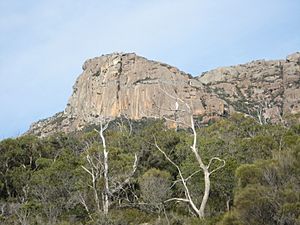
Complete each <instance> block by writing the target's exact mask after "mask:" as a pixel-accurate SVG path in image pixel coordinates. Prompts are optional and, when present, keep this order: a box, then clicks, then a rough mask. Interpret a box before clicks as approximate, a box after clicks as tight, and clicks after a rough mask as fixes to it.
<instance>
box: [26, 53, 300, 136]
mask: <svg viewBox="0 0 300 225" xmlns="http://www.w3.org/2000/svg"><path fill="white" fill-rule="evenodd" d="M82 69H83V72H82V74H81V75H80V76H79V77H78V79H77V80H76V83H75V85H74V86H73V94H72V96H71V97H70V99H69V102H68V104H67V107H66V109H65V110H64V111H63V112H61V113H57V114H56V115H54V116H53V117H51V118H48V119H45V120H41V121H38V122H36V123H34V124H32V126H31V127H30V129H29V131H28V132H27V133H29V134H35V135H38V136H47V135H50V134H52V133H54V132H58V131H63V132H71V131H76V130H80V129H82V128H84V127H85V126H86V125H89V124H94V123H96V122H97V121H98V120H99V117H105V118H116V117H119V116H122V115H123V116H126V117H128V118H130V119H134V120H138V119H141V118H143V117H160V118H162V117H167V118H171V119H174V118H175V114H174V111H175V108H176V99H174V98H172V96H173V97H174V96H176V97H177V98H180V99H182V100H183V101H185V102H186V103H188V104H189V105H190V106H191V108H192V110H193V113H194V115H195V116H202V117H203V119H204V121H208V120H209V119H211V118H215V117H221V116H224V115H228V114H230V113H232V112H235V111H238V112H243V113H246V114H249V115H251V116H253V117H256V118H258V119H259V120H261V122H266V121H270V122H280V121H282V120H283V117H284V115H286V114H289V113H292V114H295V113H299V112H300V89H299V86H300V53H295V54H292V55H290V56H288V57H287V59H286V60H272V61H265V60H258V61H253V62H250V63H246V64H243V65H238V66H231V67H222V68H218V69H215V70H212V71H209V72H206V73H204V74H202V75H201V76H199V77H192V76H191V75H188V74H186V73H184V72H182V71H180V70H179V69H177V68H175V67H173V66H170V65H167V64H164V63H160V62H156V61H152V60H147V59H146V58H144V57H141V56H138V55H136V54H134V53H113V54H108V55H103V56H101V57H96V58H93V59H89V60H87V61H86V62H85V63H84V64H83V67H82ZM177 102H178V103H179V109H181V108H184V106H183V103H181V102H180V101H177ZM176 116H177V117H178V118H177V119H180V120H186V119H187V118H186V113H184V112H181V113H180V111H178V114H176ZM263 120H264V121H263Z"/></svg>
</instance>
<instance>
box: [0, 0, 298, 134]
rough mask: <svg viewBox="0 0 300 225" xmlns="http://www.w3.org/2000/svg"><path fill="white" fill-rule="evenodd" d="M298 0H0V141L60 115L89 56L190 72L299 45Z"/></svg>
mask: <svg viewBox="0 0 300 225" xmlns="http://www.w3.org/2000/svg"><path fill="white" fill-rule="evenodd" d="M299 12H300V1H299V0H243V1H242V0H110V1H107V0H63V1H62V0H39V1H37V0H0V139H3V138H8V137H17V136H19V135H21V134H22V133H24V132H25V131H26V130H28V128H29V126H30V124H31V123H32V122H34V121H37V120H39V119H43V118H46V117H49V116H52V115H53V114H55V113H56V112H60V111H63V110H64V108H65V106H66V103H67V101H68V98H69V96H70V95H71V93H72V86H73V84H74V82H75V80H76V78H77V77H78V76H79V75H80V73H81V72H82V64H83V63H84V61H85V60H86V59H88V58H92V57H96V56H100V55H102V54H107V53H112V52H136V53H137V54H138V55H141V56H144V57H146V58H148V59H153V60H158V61H161V62H165V63H168V64H170V65H173V66H176V67H178V68H179V69H181V70H183V71H185V72H187V73H190V74H192V75H193V76H197V75H199V74H201V73H202V72H205V71H207V70H210V69H214V68H216V67H220V66H229V65H235V64H240V63H245V62H248V61H252V60H255V59H284V58H285V57H286V56H287V55H288V54H290V53H293V52H297V51H300V13H299Z"/></svg>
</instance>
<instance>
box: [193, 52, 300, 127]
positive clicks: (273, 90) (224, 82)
mask: <svg viewBox="0 0 300 225" xmlns="http://www.w3.org/2000/svg"><path fill="white" fill-rule="evenodd" d="M197 79H198V80H199V81H200V82H201V83H203V84H205V85H206V86H207V87H208V88H209V89H210V90H211V91H212V92H214V93H216V94H217V95H218V97H219V98H221V99H223V100H224V101H226V102H227V104H228V105H230V106H232V107H233V108H234V110H235V111H238V112H243V113H246V114H249V115H252V116H254V117H255V118H257V119H259V120H261V122H266V121H269V122H275V123H276V122H283V120H284V117H285V116H286V115H289V114H296V113H300V88H299V87H300V53H299V52H298V53H294V54H291V55H289V56H287V58H286V60H271V61H265V60H257V61H253V62H250V63H246V64H243V65H237V66H231V67H223V68H218V69H215V70H212V71H209V72H206V73H204V74H202V75H201V76H199V77H198V78H197Z"/></svg>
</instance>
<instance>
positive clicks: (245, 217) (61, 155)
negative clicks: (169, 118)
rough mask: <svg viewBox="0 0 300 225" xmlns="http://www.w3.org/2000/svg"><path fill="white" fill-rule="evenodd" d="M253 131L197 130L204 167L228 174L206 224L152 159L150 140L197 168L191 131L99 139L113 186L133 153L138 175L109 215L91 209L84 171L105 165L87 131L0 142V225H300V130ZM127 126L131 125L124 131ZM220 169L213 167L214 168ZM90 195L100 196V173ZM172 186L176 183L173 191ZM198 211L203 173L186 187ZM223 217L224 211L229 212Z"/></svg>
mask: <svg viewBox="0 0 300 225" xmlns="http://www.w3.org/2000/svg"><path fill="white" fill-rule="evenodd" d="M296 121H297V120H293V123H291V125H290V127H284V126H281V125H259V124H258V123H257V122H256V121H255V120H253V119H252V118H249V117H244V116H243V115H242V114H234V115H232V116H231V117H230V118H228V119H222V120H219V121H216V122H214V123H212V124H210V125H209V126H207V127H201V128H199V129H197V134H198V151H199V153H200V154H201V156H202V157H203V161H204V162H205V164H207V163H208V162H209V160H210V158H211V157H213V156H217V157H220V158H222V159H224V160H225V161H226V166H225V167H224V168H222V169H221V170H219V171H217V172H216V173H213V174H211V176H210V178H211V190H210V196H209V200H208V203H207V208H206V215H207V217H206V218H205V220H200V219H198V218H196V217H195V216H194V215H193V214H192V213H191V212H192V210H191V209H190V208H189V206H188V205H187V204H185V203H181V202H175V201H174V202H165V200H166V199H168V198H172V197H184V191H183V187H182V184H181V182H175V181H177V180H178V178H179V175H178V171H177V169H176V168H174V166H173V165H171V164H170V163H169V162H168V161H167V160H166V159H165V157H164V156H163V155H162V154H161V153H160V152H159V151H157V149H156V148H155V146H154V140H156V141H157V143H158V145H159V146H160V147H161V148H162V149H163V150H164V151H165V152H166V154H167V155H168V156H169V157H170V158H171V159H172V160H173V161H174V162H175V163H176V164H177V165H179V167H180V168H181V170H182V172H183V176H184V177H186V178H187V177H189V176H190V175H191V174H193V173H194V172H195V171H197V170H199V166H198V164H197V162H196V160H195V158H194V155H193V154H192V153H191V151H190V145H191V143H192V135H191V133H190V131H189V130H183V129H182V130H179V131H177V132H176V131H174V130H168V129H166V127H165V126H164V123H163V121H155V120H146V119H145V120H142V121H140V122H133V121H129V120H127V119H126V118H121V119H119V120H117V121H114V122H113V123H111V125H110V127H109V129H108V130H107V131H106V132H105V137H106V141H107V150H108V151H109V177H110V178H109V179H110V180H109V181H110V183H111V185H112V188H114V187H117V186H118V185H120V184H121V183H122V182H124V181H125V180H126V178H127V177H128V174H130V171H131V170H132V164H133V162H134V154H137V155H138V159H139V160H138V161H139V163H138V167H137V170H136V172H135V173H134V174H133V176H132V177H130V179H129V180H127V181H126V183H125V185H123V186H122V187H121V188H120V190H119V191H118V192H115V193H111V194H110V195H109V198H110V203H111V204H110V210H109V215H106V216H104V215H103V213H102V208H100V211H99V210H98V209H97V207H96V204H95V199H94V191H93V189H92V180H91V176H90V174H88V173H87V172H86V171H85V170H84V169H83V167H85V168H88V169H91V168H92V167H91V164H88V162H87V156H90V157H91V159H92V162H93V163H99V162H101V160H102V159H103V151H102V150H103V149H102V143H101V139H100V138H99V135H98V133H97V132H95V131H94V130H93V129H94V128H96V129H97V126H93V127H90V128H87V130H86V132H78V133H73V134H68V135H67V134H55V135H53V136H51V137H47V138H41V139H39V138H36V137H34V136H22V137H20V138H16V139H6V140H3V141H1V142H0V207H1V209H2V211H1V213H0V214H1V215H0V224H8V225H10V224H17V223H21V222H20V221H22V223H23V224H26V223H27V224H61V225H63V224H74V225H77V224H143V223H148V224H173V225H180V224H190V225H193V224H205V225H213V224H219V225H242V224H251V225H252V224H285V225H292V224H300V210H299V209H300V192H299V190H300V125H299V124H297V123H296ZM129 122H131V123H132V124H130V123H129ZM218 165H219V164H217V162H214V163H213V164H212V165H211V169H213V168H216V167H217V166H218ZM99 168H100V169H99V171H100V175H99V177H98V179H97V182H96V187H97V189H96V191H97V193H98V194H99V196H100V201H101V196H102V195H101V193H103V191H104V188H103V185H104V182H103V167H101V166H100V167H99ZM174 182H175V183H174ZM187 185H188V187H189V189H190V190H191V193H192V197H193V198H194V199H196V204H197V205H199V204H200V201H201V197H202V195H203V188H204V181H203V173H202V172H201V171H199V172H198V173H196V174H195V175H194V176H192V177H191V178H189V179H188V181H187ZM228 210H229V211H228Z"/></svg>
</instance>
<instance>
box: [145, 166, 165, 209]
mask: <svg viewBox="0 0 300 225" xmlns="http://www.w3.org/2000/svg"><path fill="white" fill-rule="evenodd" d="M139 184H140V188H141V198H142V200H143V201H144V202H145V203H146V204H148V205H150V206H153V207H154V208H156V209H157V210H158V213H160V212H161V211H162V210H163V203H164V201H165V200H167V199H168V198H169V197H170V194H171V191H170V185H171V175H170V173H169V172H167V171H161V170H158V169H155V168H152V169H150V170H148V171H147V172H146V173H144V175H143V176H142V177H141V179H140V180H139Z"/></svg>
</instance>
